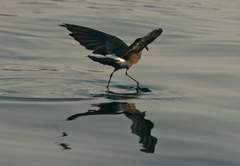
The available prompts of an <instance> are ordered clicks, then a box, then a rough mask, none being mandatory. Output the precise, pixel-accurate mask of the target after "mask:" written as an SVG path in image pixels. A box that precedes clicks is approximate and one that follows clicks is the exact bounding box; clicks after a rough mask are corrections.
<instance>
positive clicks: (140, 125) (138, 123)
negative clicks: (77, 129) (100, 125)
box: [66, 102, 157, 153]
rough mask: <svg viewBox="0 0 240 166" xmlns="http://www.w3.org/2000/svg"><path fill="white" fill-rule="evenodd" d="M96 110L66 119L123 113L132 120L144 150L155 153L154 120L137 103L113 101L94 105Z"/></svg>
mask: <svg viewBox="0 0 240 166" xmlns="http://www.w3.org/2000/svg"><path fill="white" fill-rule="evenodd" d="M93 106H96V107H98V109H96V110H88V111H87V112H84V113H79V114H74V115H72V116H70V117H68V118H67V119H66V120H68V121H70V120H75V119H77V118H79V117H82V116H89V115H120V114H123V115H125V116H126V117H127V118H129V119H130V120H131V121H132V125H131V131H132V133H133V134H135V135H137V136H139V143H140V144H142V149H140V150H141V151H142V152H146V153H154V150H155V146H156V144H157V138H156V137H154V136H152V135H151V130H152V129H153V127H154V124H153V122H152V121H150V120H148V119H145V112H141V111H139V110H138V109H137V108H136V106H135V104H133V103H127V102H111V103H101V104H96V105H93Z"/></svg>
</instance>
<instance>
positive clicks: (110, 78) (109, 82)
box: [106, 69, 117, 91]
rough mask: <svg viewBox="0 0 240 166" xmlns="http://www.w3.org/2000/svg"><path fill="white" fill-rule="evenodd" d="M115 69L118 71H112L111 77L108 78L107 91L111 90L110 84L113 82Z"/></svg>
mask: <svg viewBox="0 0 240 166" xmlns="http://www.w3.org/2000/svg"><path fill="white" fill-rule="evenodd" d="M115 71H117V70H116V69H114V70H113V72H112V73H111V75H110V77H109V80H108V83H107V86H106V88H107V91H109V84H110V82H111V79H112V76H113V74H114V72H115Z"/></svg>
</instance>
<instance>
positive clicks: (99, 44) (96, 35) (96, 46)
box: [61, 24, 128, 56]
mask: <svg viewBox="0 0 240 166" xmlns="http://www.w3.org/2000/svg"><path fill="white" fill-rule="evenodd" d="M61 26H63V27H65V28H66V29H68V30H69V31H70V32H71V33H70V34H69V35H70V36H72V37H73V38H74V39H75V40H76V41H78V42H79V43H80V44H81V45H83V46H84V47H85V48H87V49H88V50H92V51H93V53H94V54H101V55H107V54H115V55H116V56H122V55H123V54H124V53H126V51H127V50H128V46H127V44H126V43H124V42H123V41H122V40H121V39H119V38H117V37H116V36H113V35H109V34H107V33H104V32H101V31H98V30H95V29H91V28H88V27H83V26H78V25H73V24H62V25H61Z"/></svg>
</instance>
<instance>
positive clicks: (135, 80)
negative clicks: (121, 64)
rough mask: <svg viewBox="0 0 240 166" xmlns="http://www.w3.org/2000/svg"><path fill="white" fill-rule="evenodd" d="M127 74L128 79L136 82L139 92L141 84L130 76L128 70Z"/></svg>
mask: <svg viewBox="0 0 240 166" xmlns="http://www.w3.org/2000/svg"><path fill="white" fill-rule="evenodd" d="M125 74H126V76H127V77H129V78H130V79H132V80H133V81H135V82H136V83H137V92H139V90H140V87H139V82H138V81H137V80H135V79H134V78H133V77H132V76H130V75H129V74H128V69H127V70H126V72H125Z"/></svg>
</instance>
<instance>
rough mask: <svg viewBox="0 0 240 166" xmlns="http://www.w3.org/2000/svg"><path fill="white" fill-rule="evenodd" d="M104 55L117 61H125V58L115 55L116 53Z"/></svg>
mask: <svg viewBox="0 0 240 166" xmlns="http://www.w3.org/2000/svg"><path fill="white" fill-rule="evenodd" d="M106 57H108V58H112V59H114V60H117V61H120V62H121V63H124V62H126V60H125V59H123V58H120V57H118V56H116V55H113V54H112V55H106Z"/></svg>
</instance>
